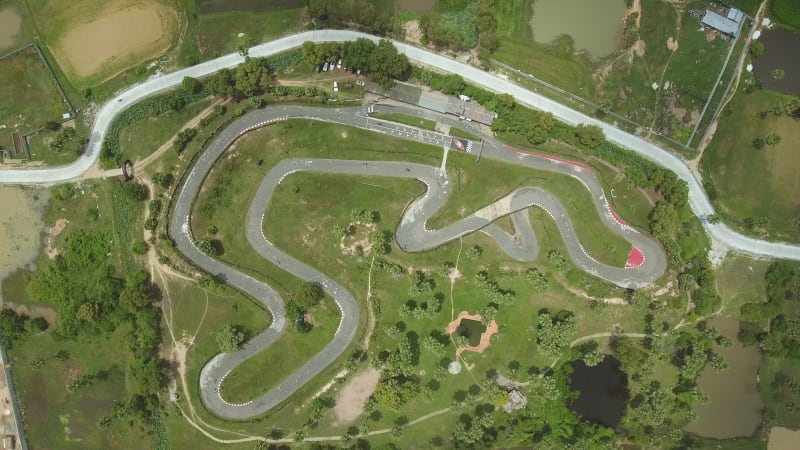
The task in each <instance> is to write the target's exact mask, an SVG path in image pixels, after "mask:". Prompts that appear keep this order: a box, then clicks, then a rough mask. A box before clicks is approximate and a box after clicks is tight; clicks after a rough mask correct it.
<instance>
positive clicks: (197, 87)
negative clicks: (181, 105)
mask: <svg viewBox="0 0 800 450" xmlns="http://www.w3.org/2000/svg"><path fill="white" fill-rule="evenodd" d="M181 87H182V88H183V90H184V91H186V92H187V93H189V94H197V93H198V92H200V91H201V90H202V89H203V85H202V84H201V83H200V80H198V79H197V78H192V77H183V82H182V83H181Z"/></svg>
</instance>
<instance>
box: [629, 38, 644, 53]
mask: <svg viewBox="0 0 800 450" xmlns="http://www.w3.org/2000/svg"><path fill="white" fill-rule="evenodd" d="M631 48H632V49H633V52H634V53H636V56H644V48H645V44H644V41H643V40H641V39H639V40H638V41H636V42H634V43H633V47H631Z"/></svg>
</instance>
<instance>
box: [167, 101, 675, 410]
mask: <svg viewBox="0 0 800 450" xmlns="http://www.w3.org/2000/svg"><path fill="white" fill-rule="evenodd" d="M363 111H364V110H363V108H340V109H330V108H312V107H302V106H277V107H272V108H267V109H265V110H259V111H255V112H253V113H250V114H248V115H246V116H244V117H242V118H240V119H238V120H237V121H235V122H234V123H232V124H231V125H229V126H228V127H227V128H226V129H225V130H224V131H223V132H222V133H221V134H220V136H219V137H218V138H217V139H215V140H214V141H213V142H212V143H211V144H210V146H209V148H208V149H207V150H206V151H205V152H204V153H203V154H202V155H201V156H200V158H199V159H198V161H197V164H196V165H195V166H194V168H193V169H192V171H191V172H190V173H189V175H188V176H187V178H186V181H185V183H184V185H183V187H182V189H181V191H180V193H179V194H178V199H177V201H176V202H175V211H174V213H173V215H172V218H171V220H170V223H169V227H170V234H171V236H172V238H173V239H174V240H175V243H176V246H177V248H178V250H179V251H180V252H182V253H183V254H184V255H185V256H186V257H188V258H189V259H190V260H192V261H193V262H194V263H195V264H196V265H198V266H199V267H201V268H203V269H204V270H206V271H208V272H209V273H211V274H213V275H215V276H217V277H219V278H220V279H222V280H224V281H225V282H226V283H229V284H231V285H233V286H235V287H236V288H238V289H240V290H241V291H243V292H246V293H247V294H249V295H251V296H252V297H253V298H255V299H257V300H258V301H260V302H262V303H263V304H264V305H265V306H266V307H267V308H268V309H269V310H270V311H271V313H272V317H273V322H272V324H271V325H270V327H269V328H268V329H267V330H266V331H264V332H262V333H261V334H259V335H258V336H256V337H255V338H253V339H251V340H250V341H248V342H247V343H245V344H244V345H243V346H242V347H241V348H240V349H239V350H238V351H236V352H234V353H230V354H219V355H217V356H215V357H214V358H212V359H211V361H209V362H208V363H207V364H206V365H205V366H204V367H203V369H202V371H201V373H200V384H201V389H200V391H201V397H202V399H203V402H204V403H205V405H206V406H207V407H208V408H209V409H210V410H211V411H212V412H213V413H214V414H216V415H218V416H220V417H224V418H226V419H233V420H246V419H249V418H252V417H254V416H258V415H260V414H263V413H264V412H266V411H268V410H270V409H271V408H273V407H275V406H277V405H278V404H280V403H281V402H283V401H284V400H286V399H287V398H288V397H289V396H290V395H291V394H292V393H294V392H295V391H296V390H297V389H299V388H300V387H302V386H303V385H304V384H306V383H307V382H308V381H310V380H311V379H312V378H313V377H315V376H316V375H317V374H318V373H320V372H321V371H322V370H323V369H325V368H326V367H327V366H328V365H330V364H331V363H332V362H333V361H334V360H336V359H337V358H338V357H339V356H340V355H341V354H342V353H343V352H344V351H345V350H346V348H347V346H348V345H349V344H350V342H351V341H352V340H353V338H354V337H355V334H356V328H357V326H358V315H359V308H358V305H357V303H356V301H355V299H354V298H353V296H352V295H351V294H350V293H349V292H348V291H347V290H346V289H345V288H343V287H342V286H341V285H340V284H338V283H337V282H335V281H334V280H332V279H330V278H328V277H327V276H326V275H324V274H322V273H320V272H319V271H317V270H316V269H314V268H312V267H310V266H308V265H306V264H304V263H303V262H301V261H298V260H297V259H295V258H293V257H292V256H290V255H288V254H286V253H284V252H283V251H281V250H280V249H278V248H276V247H275V246H274V245H273V244H272V243H271V242H270V241H269V240H268V239H267V238H266V236H265V235H264V231H263V217H264V212H265V210H266V208H267V206H268V204H269V201H270V199H271V197H272V194H273V192H274V190H275V188H276V187H277V185H278V184H280V183H281V181H283V179H284V178H285V177H286V176H288V175H290V174H292V173H295V172H300V171H310V172H323V173H336V174H345V175H357V176H386V177H401V178H413V179H418V180H420V181H422V182H423V183H425V184H426V185H427V187H428V189H427V192H426V194H425V195H423V196H422V197H421V198H419V199H417V200H416V201H414V202H413V203H412V204H411V205H410V206H409V207H408V209H407V210H406V211H405V214H404V216H403V218H402V220H401V222H400V224H399V226H398V229H397V236H396V238H397V243H398V245H399V246H400V248H402V249H403V250H406V251H412V252H415V251H424V250H427V249H432V248H434V247H437V246H439V245H442V244H443V243H445V242H448V241H451V240H453V239H458V238H459V237H461V236H463V235H465V234H469V233H472V232H475V231H479V230H480V231H482V232H484V233H486V234H488V235H489V236H492V237H493V238H494V239H495V240H496V241H497V242H498V245H499V246H500V247H501V248H502V249H503V250H504V251H506V252H507V253H508V254H509V255H510V256H511V257H513V258H515V259H520V260H532V259H535V258H536V257H537V254H538V249H537V246H536V240H535V236H534V234H533V230H532V229H531V227H530V223H529V222H528V218H527V215H526V214H523V212H524V211H526V210H527V208H530V207H532V206H536V207H540V208H543V209H545V210H546V211H547V212H548V213H549V214H550V215H551V216H553V218H554V219H555V223H556V225H558V227H559V229H560V230H561V234H562V236H563V238H564V242H565V244H566V246H567V249H568V251H569V253H570V256H571V257H572V259H573V260H574V261H575V262H576V263H577V264H578V265H579V266H580V267H582V268H583V269H584V270H586V271H587V272H590V273H593V274H595V275H597V276H600V277H602V278H605V279H607V280H609V281H611V282H614V283H616V284H618V285H620V286H625V287H635V286H641V285H647V284H650V283H652V282H653V281H655V280H656V279H657V278H658V277H660V276H661V274H663V272H664V270H665V268H666V259H665V256H664V254H663V252H662V250H661V249H660V247H659V246H658V244H656V243H655V242H654V241H653V240H651V239H650V238H648V237H646V236H644V235H642V234H640V233H638V232H637V231H635V230H633V229H632V228H630V227H628V226H626V225H624V223H623V222H621V221H620V220H619V219H618V218H617V217H616V216H615V215H614V214H613V213H612V212H611V211H610V209H609V207H608V204H607V203H606V202H605V196H604V194H603V191H602V188H601V187H600V184H599V182H598V181H597V179H596V178H595V177H594V175H593V174H592V173H591V172H590V171H588V170H586V169H585V168H582V167H581V166H579V165H572V164H569V163H568V162H566V161H563V160H558V161H555V160H553V159H550V158H547V157H545V156H537V155H530V154H522V153H517V152H513V151H512V150H511V149H510V148H508V147H504V146H501V145H500V144H498V143H496V142H489V143H488V145H487V146H486V148H485V149H484V157H493V158H497V159H508V160H509V162H513V163H516V164H522V165H526V166H530V167H535V168H540V169H542V168H543V169H545V170H551V171H555V172H560V173H564V174H565V175H569V176H574V177H576V178H578V179H579V180H581V181H582V182H583V183H584V185H586V187H587V188H588V189H589V190H590V191H591V193H592V197H593V199H594V201H595V206H596V207H597V209H598V212H599V213H600V215H601V216H602V217H603V218H604V223H605V224H606V226H607V227H608V228H609V229H610V230H611V231H612V232H614V233H617V234H619V235H621V236H622V237H624V238H625V239H626V240H628V241H629V242H630V243H631V244H632V246H634V248H638V249H639V250H641V252H642V253H643V254H644V255H646V258H645V260H644V261H643V262H642V263H641V264H640V265H638V266H637V267H635V268H627V269H624V268H615V267H610V266H607V265H603V264H600V263H598V262H597V261H595V260H594V259H592V258H591V257H590V256H589V255H587V254H586V252H585V251H584V250H583V247H582V246H581V245H580V243H579V241H578V238H577V235H576V234H575V231H574V229H573V227H572V224H571V222H570V220H569V217H568V216H567V214H566V211H565V210H564V208H563V206H562V205H561V203H560V202H559V201H558V200H557V199H556V198H555V197H554V196H552V195H551V194H550V193H548V192H547V191H545V190H542V189H539V188H534V187H530V188H521V189H517V190H516V191H514V192H512V193H511V194H509V195H508V196H507V197H504V198H503V199H500V200H498V201H497V202H496V204H495V205H490V207H486V208H483V209H481V210H479V211H477V212H475V213H474V214H472V215H471V216H469V217H466V218H464V219H462V220H460V221H458V222H456V223H453V224H451V225H448V226H446V227H444V228H442V229H440V230H428V229H427V227H426V222H427V219H428V218H430V217H431V216H432V215H433V214H434V213H435V212H436V211H437V210H438V209H439V208H440V207H441V206H442V205H443V204H444V202H445V201H446V199H447V196H448V194H449V192H450V190H449V189H450V188H449V186H450V185H449V182H448V180H447V177H446V175H445V174H444V173H443V172H441V171H440V169H439V168H437V167H431V166H426V165H421V164H412V163H405V162H387V161H344V160H333V159H287V160H283V161H281V162H280V163H278V164H277V165H276V166H275V167H274V168H273V169H272V170H271V171H270V172H269V173H268V174H267V175H266V177H265V178H264V180H263V181H262V183H261V185H260V187H259V189H258V191H257V193H256V195H255V197H254V200H253V202H252V204H251V206H250V209H249V211H248V214H247V221H246V230H245V231H246V233H247V239H248V241H249V242H250V244H251V245H252V246H253V248H254V249H255V250H256V251H258V252H259V254H261V256H262V257H264V259H266V260H267V261H269V262H270V263H272V264H275V265H278V266H279V267H281V268H282V269H284V270H286V271H288V272H290V273H292V274H294V275H295V276H297V277H299V278H301V279H303V280H306V281H311V282H315V283H319V284H320V285H321V286H322V287H323V289H324V290H325V291H326V292H327V293H328V294H329V295H331V296H332V297H333V298H334V300H335V302H336V304H337V305H338V307H339V309H340V310H341V319H340V323H339V326H338V328H337V330H336V333H335V335H334V338H333V340H332V341H331V342H330V343H328V344H327V345H326V346H325V348H324V349H323V350H322V351H320V352H319V353H318V354H317V355H315V356H314V357H313V358H312V359H311V360H310V361H308V362H307V363H306V364H305V365H304V366H303V367H301V368H300V369H298V370H297V371H296V372H295V373H294V374H292V375H290V376H289V377H288V378H287V379H285V380H283V381H282V382H281V383H280V384H279V385H278V386H277V387H275V388H274V389H272V390H270V391H269V392H267V393H265V394H263V395H261V396H260V397H258V398H256V399H253V400H251V401H249V402H246V403H241V404H232V403H229V402H226V401H225V400H224V399H223V398H222V397H221V395H220V393H219V387H220V385H221V383H222V381H223V380H224V379H225V377H226V376H227V374H229V373H230V372H231V371H232V370H233V369H234V368H235V367H237V366H238V365H239V364H241V363H242V362H244V361H245V360H246V359H248V358H250V357H251V356H253V355H254V354H256V353H257V352H259V351H260V350H262V349H264V348H266V347H267V346H269V345H271V344H272V343H273V342H274V341H275V340H277V339H278V337H279V336H280V334H281V333H282V332H283V331H284V329H285V328H286V324H287V323H286V317H285V312H284V305H283V301H282V300H281V298H280V296H279V295H278V293H277V292H276V291H275V290H273V289H272V288H271V287H269V286H268V285H267V284H265V283H263V282H261V281H258V280H256V279H254V278H253V277H251V276H249V275H246V274H243V273H241V272H239V271H237V270H236V269H234V268H232V267H229V266H227V265H225V264H223V263H221V262H219V261H217V260H215V259H213V258H211V257H209V256H207V255H205V254H204V253H202V252H201V251H200V250H198V249H197V248H196V247H195V245H194V239H193V238H192V232H191V223H190V214H191V208H192V203H193V201H194V199H195V198H196V196H197V195H198V193H199V191H200V189H201V186H202V183H203V181H204V179H205V178H206V176H207V175H208V173H209V171H210V170H211V168H212V167H213V165H214V163H215V162H216V160H217V159H218V158H219V157H220V155H221V154H222V153H223V152H224V151H225V150H226V149H228V148H229V147H230V146H231V145H232V144H233V143H234V141H236V139H237V138H238V137H239V136H241V135H242V134H244V133H246V132H248V131H250V130H253V129H255V128H258V127H261V126H265V125H268V124H270V123H273V122H275V121H279V120H285V119H286V118H289V117H296V118H300V117H302V118H311V119H316V120H324V121H330V122H337V123H342V124H346V125H352V126H360V127H363V128H370V123H372V122H371V121H372V120H374V119H368V118H367V117H366V115H365V114H364V112H363ZM384 132H387V133H390V134H397V135H401V136H406V137H408V138H411V139H423V137H422V136H423V135H421V134H419V133H403V132H398V130H397V128H392V129H391V131H384ZM424 139H432V140H438V139H441V136H432V135H427V137H426V138H424ZM487 211H491V212H487ZM508 214H513V216H512V217H513V218H514V223H515V227H516V229H517V230H518V231H517V233H518V236H517V239H516V240H515V238H514V236H511V235H509V234H508V233H506V232H505V231H503V230H502V229H501V228H500V227H498V226H496V225H493V224H492V222H493V221H494V220H496V219H497V218H498V217H502V216H504V215H508Z"/></svg>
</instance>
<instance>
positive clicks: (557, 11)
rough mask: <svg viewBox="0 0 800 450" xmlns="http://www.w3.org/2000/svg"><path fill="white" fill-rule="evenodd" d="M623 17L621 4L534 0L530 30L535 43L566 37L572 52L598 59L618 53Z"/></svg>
mask: <svg viewBox="0 0 800 450" xmlns="http://www.w3.org/2000/svg"><path fill="white" fill-rule="evenodd" d="M520 14H521V13H520ZM624 17H625V0H536V3H534V5H533V19H531V27H532V28H533V36H534V39H535V40H536V42H539V43H542V44H547V43H549V42H551V41H552V40H553V39H555V38H556V37H558V36H560V35H562V34H568V35H570V36H572V38H573V39H574V40H575V50H585V51H587V52H588V53H589V54H590V55H591V56H592V57H593V58H602V57H604V56H607V55H610V54H611V53H614V52H615V51H617V50H619V47H620V43H621V40H622V28H623V24H622V19H623V18H624Z"/></svg>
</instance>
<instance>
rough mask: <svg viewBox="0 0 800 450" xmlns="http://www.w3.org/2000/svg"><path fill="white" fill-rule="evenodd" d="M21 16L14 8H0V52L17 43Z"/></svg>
mask: <svg viewBox="0 0 800 450" xmlns="http://www.w3.org/2000/svg"><path fill="white" fill-rule="evenodd" d="M21 23H22V18H21V17H20V15H19V13H18V12H17V9H16V8H13V7H10V6H9V7H6V8H2V9H0V53H2V52H4V51H5V50H8V49H10V48H11V47H13V46H14V44H16V43H17V37H18V35H19V30H20V25H21Z"/></svg>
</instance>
